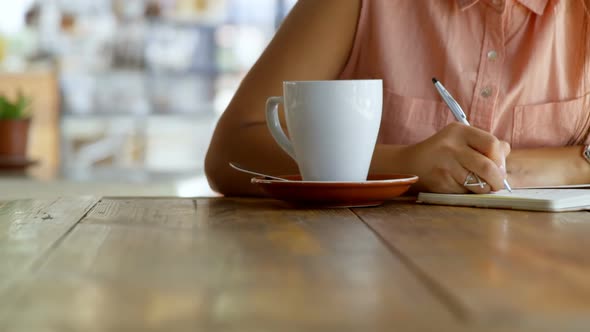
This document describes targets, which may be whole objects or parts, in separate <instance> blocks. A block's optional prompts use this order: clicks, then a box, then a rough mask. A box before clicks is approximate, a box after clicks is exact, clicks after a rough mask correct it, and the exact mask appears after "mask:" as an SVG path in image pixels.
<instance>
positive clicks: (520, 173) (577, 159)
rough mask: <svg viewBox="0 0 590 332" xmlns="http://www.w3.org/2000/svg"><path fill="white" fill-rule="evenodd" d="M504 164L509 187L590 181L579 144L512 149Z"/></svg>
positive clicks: (589, 169)
mask: <svg viewBox="0 0 590 332" xmlns="http://www.w3.org/2000/svg"><path fill="white" fill-rule="evenodd" d="M506 167H507V171H508V181H509V182H510V184H511V185H512V186H513V187H528V186H543V185H571V184H581V183H590V164H589V163H588V162H587V161H586V160H585V159H584V158H583V157H582V146H568V147H559V148H539V149H525V150H513V151H512V152H511V153H510V155H509V156H508V158H507V160H506Z"/></svg>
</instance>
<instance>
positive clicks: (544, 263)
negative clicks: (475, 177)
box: [0, 197, 590, 331]
mask: <svg viewBox="0 0 590 332" xmlns="http://www.w3.org/2000/svg"><path fill="white" fill-rule="evenodd" d="M589 257H590V214H589V213H587V212H575V213H559V214H549V213H539V212H523V211H509V210H486V209H473V208H460V207H442V206H422V205H416V204H413V203H411V202H407V201H406V202H403V201H396V202H390V203H387V204H385V205H383V206H381V207H376V208H362V209H326V210H311V209H309V210H308V209H292V208H290V207H289V206H287V205H285V204H283V203H280V202H278V201H273V200H264V199H232V198H209V199H206V198H203V199H172V198H162V199H154V198H151V199H145V198H144V199H141V198H126V199H121V198H119V199H111V198H103V199H96V198H89V197H79V198H62V199H56V200H47V201H39V200H20V201H6V202H0V331H134V330H141V331H423V330H426V331H488V330H490V331H492V330H497V329H501V330H502V331H540V330H547V331H575V330H585V329H586V330H587V329H588V327H589V326H590V315H589V314H590V258H589Z"/></svg>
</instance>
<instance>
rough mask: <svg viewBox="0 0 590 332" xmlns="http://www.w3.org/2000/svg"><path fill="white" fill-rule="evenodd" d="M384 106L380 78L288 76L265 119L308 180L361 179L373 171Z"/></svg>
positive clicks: (269, 103)
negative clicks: (281, 111)
mask: <svg viewBox="0 0 590 332" xmlns="http://www.w3.org/2000/svg"><path fill="white" fill-rule="evenodd" d="M279 104H284V110H285V115H286V121H287V129H288V131H289V136H290V139H289V138H288V137H287V135H286V134H285V133H284V131H283V129H282V128H281V124H280V121H279V114H278V105H279ZM382 108H383V81H382V80H335V81H287V82H284V83H283V97H270V98H268V100H267V102H266V121H267V124H268V128H269V130H270V133H271V134H272V136H273V137H274V139H275V140H276V142H277V143H278V144H279V145H280V146H281V148H282V149H283V150H285V152H287V153H288V154H289V156H291V158H293V159H294V160H295V161H296V162H297V165H298V166H299V171H300V172H301V176H302V178H303V180H304V181H342V182H360V181H365V180H366V179H367V175H368V173H369V166H370V164H371V159H372V156H373V151H374V150H375V143H376V141H377V135H378V133H379V126H380V124H381V112H382Z"/></svg>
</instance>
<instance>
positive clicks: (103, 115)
mask: <svg viewBox="0 0 590 332" xmlns="http://www.w3.org/2000/svg"><path fill="white" fill-rule="evenodd" d="M217 117H218V115H217V113H216V112H215V111H214V110H213V108H207V109H206V111H199V112H195V113H182V112H161V113H160V112H152V113H145V114H138V113H122V112H91V113H72V112H64V113H62V118H70V119H107V120H108V119H121V118H125V119H134V118H146V119H155V118H178V119H189V120H209V119H215V118H217Z"/></svg>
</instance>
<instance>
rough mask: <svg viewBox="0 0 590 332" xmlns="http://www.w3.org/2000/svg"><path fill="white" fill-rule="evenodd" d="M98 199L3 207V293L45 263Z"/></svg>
mask: <svg viewBox="0 0 590 332" xmlns="http://www.w3.org/2000/svg"><path fill="white" fill-rule="evenodd" d="M96 202H97V199H96V198H60V199H56V200H20V201H6V202H2V203H0V291H1V290H2V289H3V288H5V287H7V285H10V283H11V282H12V280H13V279H15V278H19V277H21V275H22V274H23V273H27V272H28V270H29V269H31V268H34V264H36V263H38V262H39V260H42V259H43V257H44V255H47V254H48V252H49V250H50V249H51V248H52V247H53V246H54V245H56V243H57V241H59V239H60V238H61V237H62V236H63V235H64V234H65V233H66V232H68V231H69V230H70V229H71V228H72V227H73V226H74V225H75V224H76V223H77V222H78V221H79V220H80V219H81V218H82V216H84V214H85V213H86V212H88V211H89V209H90V208H91V207H92V206H93V205H94V204H95V203H96Z"/></svg>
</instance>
